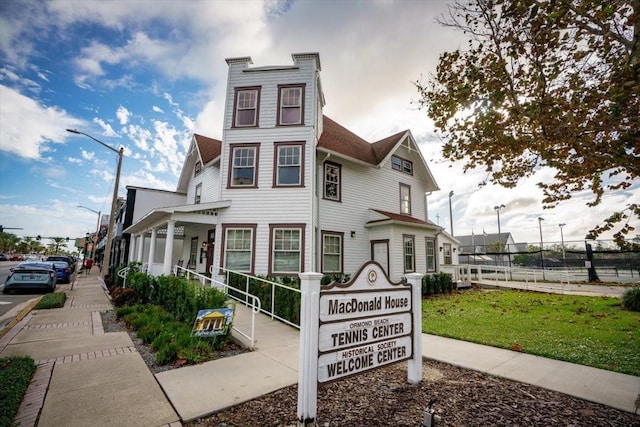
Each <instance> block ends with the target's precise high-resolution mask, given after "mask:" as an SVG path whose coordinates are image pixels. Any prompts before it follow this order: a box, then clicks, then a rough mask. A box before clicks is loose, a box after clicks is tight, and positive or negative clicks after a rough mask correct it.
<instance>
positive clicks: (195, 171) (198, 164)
mask: <svg viewBox="0 0 640 427" xmlns="http://www.w3.org/2000/svg"><path fill="white" fill-rule="evenodd" d="M200 172H202V162H201V161H200V160H198V161H197V162H196V164H195V166H194V167H193V176H198V175H200Z"/></svg>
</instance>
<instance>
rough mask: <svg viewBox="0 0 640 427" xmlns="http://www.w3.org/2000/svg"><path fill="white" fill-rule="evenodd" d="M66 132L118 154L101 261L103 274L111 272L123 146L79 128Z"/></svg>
mask: <svg viewBox="0 0 640 427" xmlns="http://www.w3.org/2000/svg"><path fill="white" fill-rule="evenodd" d="M67 132H71V133H76V134H78V135H84V136H86V137H88V138H91V139H93V140H94V141H95V142H97V143H98V144H100V145H102V146H103V147H106V148H108V149H109V150H111V151H113V152H114V153H117V154H118V167H117V169H116V180H115V181H116V182H115V184H114V186H113V198H112V200H111V215H109V230H108V231H107V245H106V246H105V249H104V259H103V263H102V265H103V267H104V266H106V267H107V269H106V272H105V270H104V269H103V276H106V275H108V274H109V273H110V272H111V244H112V242H113V233H114V231H115V230H114V226H115V221H116V210H117V207H118V186H119V185H120V170H121V169H122V155H123V153H124V147H120V150H116V149H115V148H113V147H112V146H110V145H107V144H105V143H104V142H102V141H100V140H99V139H96V138H94V137H92V136H91V135H89V134H88V133H84V132H80V131H79V130H76V129H67Z"/></svg>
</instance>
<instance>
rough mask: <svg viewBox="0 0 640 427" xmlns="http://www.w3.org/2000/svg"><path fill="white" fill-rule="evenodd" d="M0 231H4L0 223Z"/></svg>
mask: <svg viewBox="0 0 640 427" xmlns="http://www.w3.org/2000/svg"><path fill="white" fill-rule="evenodd" d="M0 233H4V227H3V226H1V225H0Z"/></svg>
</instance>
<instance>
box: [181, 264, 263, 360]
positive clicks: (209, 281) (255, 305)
mask: <svg viewBox="0 0 640 427" xmlns="http://www.w3.org/2000/svg"><path fill="white" fill-rule="evenodd" d="M173 272H174V274H175V275H178V273H179V272H181V273H182V274H183V275H184V276H185V277H186V278H187V280H193V278H196V279H197V280H198V281H199V282H200V284H201V285H202V286H205V285H208V286H209V287H212V288H216V289H218V290H220V291H222V292H224V293H225V294H227V296H228V297H229V298H231V299H233V300H236V301H239V302H241V303H243V304H244V305H245V306H247V307H249V308H251V332H250V333H249V334H246V333H245V332H243V331H241V330H240V329H238V328H237V327H236V326H233V325H232V329H233V331H235V332H237V333H239V334H240V335H242V336H243V337H245V338H246V339H247V340H249V349H251V350H253V349H254V348H255V344H256V337H255V335H256V334H255V331H256V314H258V313H260V311H262V308H261V307H262V303H261V302H260V298H258V297H257V296H255V295H251V294H249V293H247V292H244V291H242V290H240V289H236V288H232V287H230V286H228V285H227V284H226V283H223V282H219V281H217V280H215V279H214V278H213V277H209V276H206V275H204V274H202V273H198V272H196V271H194V270H189V269H188V268H185V267H182V266H180V265H177V264H176V265H174V266H173ZM212 276H213V274H212ZM229 289H232V290H233V291H236V292H240V293H241V294H244V295H245V299H244V301H243V300H241V299H239V298H238V297H236V296H235V295H231V294H229Z"/></svg>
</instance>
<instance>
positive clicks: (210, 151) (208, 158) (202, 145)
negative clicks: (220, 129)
mask: <svg viewBox="0 0 640 427" xmlns="http://www.w3.org/2000/svg"><path fill="white" fill-rule="evenodd" d="M221 153H222V142H221V141H219V140H217V139H214V138H209V137H206V136H203V135H199V134H197V133H194V134H193V137H192V139H191V145H190V147H189V151H188V152H187V156H186V157H185V159H184V163H183V164H182V171H181V172H180V178H179V179H178V185H177V187H176V190H177V191H179V192H182V193H186V192H187V185H188V184H189V178H190V177H191V173H192V172H193V168H194V166H195V164H196V162H198V161H200V163H201V164H202V167H205V166H206V165H208V164H209V163H212V162H214V161H215V160H217V159H219V158H220V154H221Z"/></svg>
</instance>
